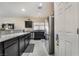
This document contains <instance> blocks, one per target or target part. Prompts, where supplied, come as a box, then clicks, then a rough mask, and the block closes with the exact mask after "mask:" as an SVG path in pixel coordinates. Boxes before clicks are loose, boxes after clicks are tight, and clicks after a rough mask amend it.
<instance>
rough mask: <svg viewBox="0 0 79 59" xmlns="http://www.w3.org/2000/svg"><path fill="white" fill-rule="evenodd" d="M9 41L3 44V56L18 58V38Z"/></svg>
mask: <svg viewBox="0 0 79 59" xmlns="http://www.w3.org/2000/svg"><path fill="white" fill-rule="evenodd" d="M11 40H12V41H11ZM11 40H10V41H6V42H4V52H5V54H4V55H5V56H18V38H13V39H11Z"/></svg>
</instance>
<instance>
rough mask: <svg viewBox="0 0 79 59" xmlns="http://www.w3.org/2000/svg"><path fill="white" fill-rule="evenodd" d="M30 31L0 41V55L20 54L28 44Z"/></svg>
mask: <svg viewBox="0 0 79 59" xmlns="http://www.w3.org/2000/svg"><path fill="white" fill-rule="evenodd" d="M30 35H31V33H28V34H23V35H20V36H16V37H13V38H10V39H8V40H5V41H2V42H0V56H20V55H22V53H23V52H24V51H25V49H26V48H27V46H28V45H29V41H30V37H31V36H30Z"/></svg>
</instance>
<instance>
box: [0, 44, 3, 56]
mask: <svg viewBox="0 0 79 59" xmlns="http://www.w3.org/2000/svg"><path fill="white" fill-rule="evenodd" d="M2 55H3V44H2V43H0V56H2Z"/></svg>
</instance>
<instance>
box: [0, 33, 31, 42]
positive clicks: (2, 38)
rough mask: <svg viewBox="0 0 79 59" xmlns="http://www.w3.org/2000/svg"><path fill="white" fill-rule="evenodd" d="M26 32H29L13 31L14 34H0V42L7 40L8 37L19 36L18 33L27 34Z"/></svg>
mask: <svg viewBox="0 0 79 59" xmlns="http://www.w3.org/2000/svg"><path fill="white" fill-rule="evenodd" d="M28 33H30V32H25V33H14V34H8V35H2V36H1V37H0V42H3V41H6V40H9V39H11V38H14V37H17V36H20V35H24V34H28Z"/></svg>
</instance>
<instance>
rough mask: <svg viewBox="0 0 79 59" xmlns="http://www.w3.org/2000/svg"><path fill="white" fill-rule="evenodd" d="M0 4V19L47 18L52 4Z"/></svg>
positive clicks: (51, 10) (51, 9) (50, 12)
mask: <svg viewBox="0 0 79 59" xmlns="http://www.w3.org/2000/svg"><path fill="white" fill-rule="evenodd" d="M41 4H42V6H41V8H39V6H40V2H0V17H18V16H20V17H21V16H23V17H26V16H33V17H34V16H42V17H43V16H44V17H45V16H49V15H51V14H52V12H53V3H52V2H50V3H49V2H42V3H41Z"/></svg>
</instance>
